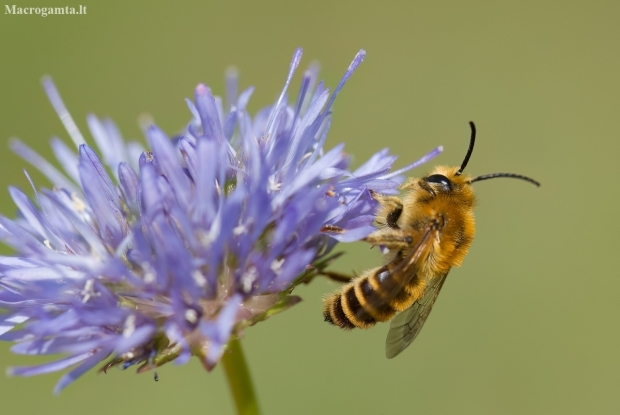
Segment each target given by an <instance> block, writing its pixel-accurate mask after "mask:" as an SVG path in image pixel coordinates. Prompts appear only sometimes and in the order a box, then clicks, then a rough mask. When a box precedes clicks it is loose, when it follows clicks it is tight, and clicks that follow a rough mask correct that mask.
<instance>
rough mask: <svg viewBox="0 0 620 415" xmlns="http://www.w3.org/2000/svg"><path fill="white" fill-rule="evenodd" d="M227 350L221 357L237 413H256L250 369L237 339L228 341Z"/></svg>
mask: <svg viewBox="0 0 620 415" xmlns="http://www.w3.org/2000/svg"><path fill="white" fill-rule="evenodd" d="M228 349H229V350H228V351H226V352H225V353H224V356H223V357H222V363H223V364H224V371H225V372H226V378H227V379H228V386H230V390H231V391H232V395H233V399H234V400H235V406H236V407H237V413H238V414H239V415H258V414H259V413H260V411H259V410H258V401H257V400H256V395H255V394H254V387H253V386H252V379H251V378H250V371H249V370H248V365H247V364H246V361H245V356H244V355H243V350H242V349H241V343H239V340H237V339H234V340H231V341H230V342H229V343H228Z"/></svg>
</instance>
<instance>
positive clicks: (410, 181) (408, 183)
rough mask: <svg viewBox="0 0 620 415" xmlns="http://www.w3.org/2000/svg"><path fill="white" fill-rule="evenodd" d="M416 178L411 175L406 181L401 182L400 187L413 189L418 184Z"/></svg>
mask: <svg viewBox="0 0 620 415" xmlns="http://www.w3.org/2000/svg"><path fill="white" fill-rule="evenodd" d="M416 180H417V179H414V178H413V177H409V178H408V179H407V180H405V183H403V184H401V185H400V187H399V189H401V190H412V189H413V188H414V187H415V186H416Z"/></svg>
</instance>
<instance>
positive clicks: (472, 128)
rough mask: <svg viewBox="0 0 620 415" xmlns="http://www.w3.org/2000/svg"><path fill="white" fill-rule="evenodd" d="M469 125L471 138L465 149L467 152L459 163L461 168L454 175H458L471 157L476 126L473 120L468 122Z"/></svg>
mask: <svg viewBox="0 0 620 415" xmlns="http://www.w3.org/2000/svg"><path fill="white" fill-rule="evenodd" d="M469 126H470V127H471V138H470V139H469V148H468V149H467V154H465V160H463V163H461V168H460V169H458V171H457V172H456V173H455V176H460V175H461V174H462V173H463V170H465V167H467V163H468V162H469V158H470V157H471V153H473V151H474V143H475V142H476V126H475V125H474V122H473V121H470V122H469Z"/></svg>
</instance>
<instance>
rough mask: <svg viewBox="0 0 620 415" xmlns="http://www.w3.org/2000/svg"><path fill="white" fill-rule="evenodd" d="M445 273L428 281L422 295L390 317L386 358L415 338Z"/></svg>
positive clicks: (395, 354) (398, 352)
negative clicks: (406, 307)
mask: <svg viewBox="0 0 620 415" xmlns="http://www.w3.org/2000/svg"><path fill="white" fill-rule="evenodd" d="M447 275H448V273H445V274H443V275H440V276H438V277H435V278H433V279H432V280H431V281H429V283H428V285H427V287H426V290H425V291H424V294H422V297H421V298H420V299H419V300H418V301H416V302H415V303H413V304H412V305H411V307H409V308H408V309H406V310H404V311H402V312H401V313H399V314H397V315H396V317H394V318H393V319H392V321H391V322H390V331H389V332H388V335H387V338H386V339H385V355H386V356H387V358H388V359H391V358H393V357H395V356H398V355H399V354H400V352H402V351H403V350H405V349H406V348H407V347H408V346H409V345H410V344H411V342H413V340H414V339H415V338H416V336H417V335H418V333H419V332H420V330H421V329H422V326H423V325H424V322H425V321H426V319H427V318H428V315H429V314H430V312H431V310H432V308H433V304H435V300H436V299H437V296H438V295H439V290H441V286H442V285H443V283H444V281H445V280H446V276H447Z"/></svg>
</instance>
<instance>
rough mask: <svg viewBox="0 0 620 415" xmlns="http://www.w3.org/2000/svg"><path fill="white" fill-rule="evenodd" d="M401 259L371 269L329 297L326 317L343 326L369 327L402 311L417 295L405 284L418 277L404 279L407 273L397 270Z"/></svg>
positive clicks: (346, 327) (324, 312)
mask: <svg viewBox="0 0 620 415" xmlns="http://www.w3.org/2000/svg"><path fill="white" fill-rule="evenodd" d="M399 263H400V261H394V262H392V263H390V264H388V265H385V266H383V267H379V268H374V269H372V270H368V271H366V272H365V273H364V274H363V275H361V276H359V277H357V278H355V279H353V280H352V281H351V282H349V283H348V284H345V285H344V286H342V287H341V288H340V289H339V290H338V291H337V292H335V293H333V294H331V295H330V296H329V297H327V298H325V300H324V307H323V316H324V317H325V321H327V322H329V323H331V324H334V325H336V326H339V327H341V328H343V329H352V328H355V327H358V328H369V327H372V326H374V325H375V323H376V322H377V321H388V320H390V319H391V318H392V317H394V315H395V314H396V313H397V312H398V311H402V310H404V309H405V308H407V307H409V306H410V305H411V304H412V303H413V301H415V298H414V297H412V296H411V294H409V292H411V290H408V289H405V287H408V286H410V285H412V284H415V281H409V282H406V281H400V279H401V278H405V275H402V273H399V272H393V271H394V270H395V269H396V268H397V267H398V264H399ZM413 280H417V278H416V277H414V278H413Z"/></svg>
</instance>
